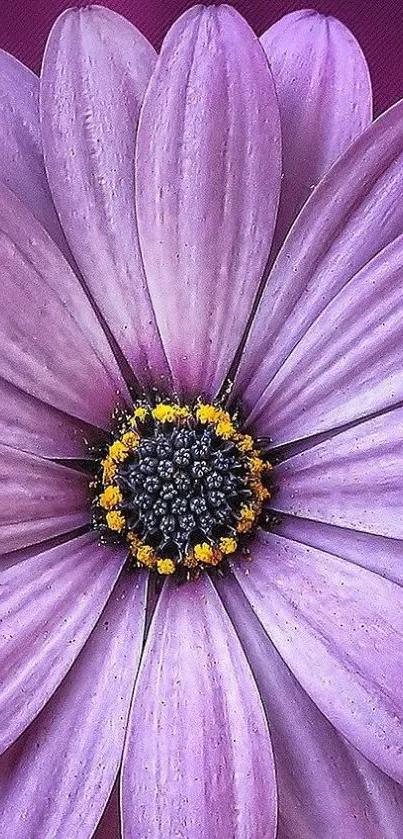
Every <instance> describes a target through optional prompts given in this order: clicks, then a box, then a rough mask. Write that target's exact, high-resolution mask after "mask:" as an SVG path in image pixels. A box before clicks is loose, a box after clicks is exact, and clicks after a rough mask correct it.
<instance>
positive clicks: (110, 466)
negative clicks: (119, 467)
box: [101, 457, 116, 484]
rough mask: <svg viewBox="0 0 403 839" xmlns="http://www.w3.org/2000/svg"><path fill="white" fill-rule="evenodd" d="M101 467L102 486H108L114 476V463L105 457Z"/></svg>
mask: <svg viewBox="0 0 403 839" xmlns="http://www.w3.org/2000/svg"><path fill="white" fill-rule="evenodd" d="M101 465H102V467H103V473H102V481H103V483H104V484H109V483H110V481H112V480H113V479H114V477H115V475H116V463H114V461H113V460H112V458H111V457H106V458H105V459H104V460H103V461H102V464H101Z"/></svg>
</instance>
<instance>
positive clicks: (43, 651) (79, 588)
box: [0, 533, 126, 751]
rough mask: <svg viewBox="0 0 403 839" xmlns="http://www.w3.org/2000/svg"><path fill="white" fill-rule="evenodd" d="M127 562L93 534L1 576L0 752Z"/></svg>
mask: <svg viewBox="0 0 403 839" xmlns="http://www.w3.org/2000/svg"><path fill="white" fill-rule="evenodd" d="M125 559H126V551H122V550H111V549H110V548H106V547H105V546H103V545H98V544H97V541H96V537H95V535H94V534H93V533H91V534H87V535H85V536H80V537H78V538H76V539H71V540H70V541H69V542H66V543H65V544H63V545H59V546H58V547H56V548H53V549H51V550H44V551H43V552H41V553H38V554H37V555H34V556H32V557H31V558H30V559H26V560H25V561H22V562H19V563H18V564H16V565H14V566H13V567H11V568H9V569H8V570H5V571H2V573H1V578H0V591H1V604H2V605H1V613H2V622H1V633H2V644H1V647H0V669H1V672H2V674H3V678H2V684H1V688H0V716H1V720H2V725H1V733H0V751H4V750H5V749H6V748H8V746H9V745H10V744H11V743H13V742H14V741H15V740H16V739H17V737H18V736H19V735H20V734H21V732H22V731H24V730H25V729H26V728H27V726H28V725H29V724H30V723H31V722H32V720H33V719H34V718H35V717H36V715H37V714H38V712H39V711H40V710H41V708H43V706H44V705H45V703H46V702H47V701H48V699H49V698H50V697H51V696H52V694H53V693H54V691H55V690H56V688H57V686H58V685H59V684H60V682H61V681H62V679H63V678H64V676H65V675H66V673H67V672H68V670H69V669H70V667H71V665H72V664H73V662H74V660H75V658H76V657H77V655H78V653H79V652H80V650H81V648H82V647H83V645H84V644H85V642H86V640H87V638H88V636H89V634H90V632H91V631H92V629H93V628H94V626H95V624H96V622H97V620H98V618H99V616H100V614H101V612H102V609H103V608H104V606H105V603H106V601H107V599H108V597H109V595H110V593H111V591H112V589H113V586H114V585H115V582H116V580H117V577H118V575H119V573H120V571H121V568H122V566H123V563H124V562H125Z"/></svg>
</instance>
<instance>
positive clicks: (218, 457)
mask: <svg viewBox="0 0 403 839" xmlns="http://www.w3.org/2000/svg"><path fill="white" fill-rule="evenodd" d="M270 469H271V466H270V464H269V463H268V462H267V461H266V460H265V459H264V457H263V456H262V454H261V451H260V448H259V445H258V444H257V443H256V442H255V441H254V440H253V438H252V437H251V436H250V435H248V434H243V433H241V431H240V430H239V427H238V423H237V420H236V418H235V417H233V416H231V415H230V414H229V413H228V412H227V411H225V410H223V409H222V408H221V407H219V406H216V405H211V404H208V403H205V402H202V401H200V400H199V401H197V402H196V403H195V404H194V405H193V406H182V405H180V404H179V403H177V402H174V401H170V402H167V401H165V402H159V403H157V404H156V405H155V406H154V407H153V406H151V405H150V404H148V403H146V402H138V403H135V405H134V406H133V411H132V412H131V413H124V414H120V415H119V418H118V423H117V427H116V430H115V432H114V434H113V435H112V439H111V442H110V444H109V446H108V448H107V450H106V451H105V452H104V456H103V457H102V459H101V460H100V463H99V468H98V472H97V475H96V478H95V480H94V482H93V488H94V502H93V524H94V527H96V528H97V529H99V530H100V531H101V539H102V541H107V540H109V541H113V542H115V543H118V544H123V543H127V545H128V549H129V554H130V558H131V562H132V563H133V564H134V565H136V566H141V565H143V566H144V565H145V566H148V567H150V568H155V569H156V570H157V571H158V572H159V573H160V574H172V573H174V572H176V571H178V572H182V573H183V572H184V573H185V575H186V576H188V577H191V576H195V575H196V574H197V573H198V572H199V571H200V570H201V569H203V568H207V567H209V566H210V567H211V566H214V565H218V564H219V563H220V562H222V560H223V558H224V557H225V556H227V555H228V554H232V553H234V552H235V551H236V550H237V548H238V546H240V543H242V541H243V540H244V536H245V534H250V532H251V531H252V530H253V528H254V527H255V526H256V524H257V522H258V519H259V516H260V514H261V512H262V508H263V505H264V502H265V501H266V500H268V499H269V498H270V492H269V490H268V488H267V478H268V473H269V471H270Z"/></svg>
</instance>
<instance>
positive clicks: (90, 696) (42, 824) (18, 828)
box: [0, 574, 146, 839]
mask: <svg viewBox="0 0 403 839" xmlns="http://www.w3.org/2000/svg"><path fill="white" fill-rule="evenodd" d="M145 581H146V577H145V576H138V577H137V579H135V578H134V575H133V574H131V575H130V577H127V576H126V575H124V576H123V577H122V578H121V580H120V581H119V582H118V583H117V586H116V588H115V591H114V592H113V593H112V595H111V597H110V598H109V602H108V604H107V606H106V608H105V610H104V612H103V614H102V616H101V617H100V619H99V621H98V623H97V625H96V627H95V629H94V630H93V632H92V634H91V636H90V638H89V640H88V641H87V643H86V645H85V647H84V649H83V650H82V652H81V653H80V655H79V657H78V658H77V660H76V662H75V664H74V665H73V667H72V668H71V670H70V672H69V673H68V675H67V676H66V678H65V679H64V681H63V682H62V684H61V685H60V687H59V689H58V690H57V692H56V693H55V695H54V696H53V698H52V699H51V700H50V702H48V704H47V705H46V707H45V708H44V710H43V711H42V713H41V714H40V715H39V716H38V717H37V718H36V720H35V721H34V722H33V723H32V725H31V726H30V728H29V729H28V730H27V731H26V733H25V734H23V735H22V737H21V740H20V741H19V742H18V743H17V744H16V748H15V759H14V766H13V767H12V768H11V771H10V768H9V767H8V771H4V772H3V773H2V775H3V777H2V783H1V792H0V828H1V830H0V832H1V835H3V836H7V835H9V836H12V837H13V839H27V837H28V836H30V837H36V836H38V837H39V836H40V837H41V839H55V837H56V836H57V839H71V837H73V836H77V837H79V839H90V837H92V836H93V833H94V830H95V827H96V825H97V824H98V822H99V819H100V817H101V815H102V812H103V810H104V808H105V806H106V803H107V801H108V798H109V795H110V793H111V790H112V787H113V784H114V781H115V778H116V775H117V772H118V768H119V763H120V759H121V754H122V749H123V739H124V734H125V729H126V723H127V716H128V713H129V706H130V699H131V695H132V689H133V684H134V680H135V676H136V672H137V667H138V661H139V657H140V651H141V645H142V641H143V632H144V613H145V590H146V582H145ZM1 768H2V767H1V764H0V769H1Z"/></svg>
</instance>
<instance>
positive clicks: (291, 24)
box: [261, 9, 372, 258]
mask: <svg viewBox="0 0 403 839" xmlns="http://www.w3.org/2000/svg"><path fill="white" fill-rule="evenodd" d="M261 42H262V44H263V47H264V49H265V52H266V54H267V58H268V60H269V64H270V68H271V71H272V73H273V78H274V82H275V85H276V93H277V97H278V101H279V107H280V117H281V138H282V147H283V174H284V177H283V180H282V183H281V199H280V206H279V213H278V220H277V225H276V232H275V236H274V242H273V248H272V253H271V257H272V258H273V256H274V255H275V253H277V251H278V250H279V248H280V247H281V245H282V243H283V241H284V239H285V236H286V234H287V233H288V230H289V229H290V227H291V224H292V223H293V221H294V219H295V217H296V216H297V214H298V212H299V211H300V209H301V207H302V205H303V204H304V202H305V201H306V200H307V198H309V196H310V194H311V192H312V189H314V187H315V186H316V185H317V184H318V183H319V181H320V180H321V178H322V177H323V175H325V174H326V172H327V171H328V169H330V167H331V165H332V164H333V163H334V161H335V160H336V159H337V158H338V157H339V155H340V154H341V153H342V152H344V151H345V150H346V148H347V147H348V146H349V145H350V143H351V142H352V140H354V139H355V138H356V137H357V136H358V135H359V134H361V132H362V131H363V130H364V128H366V127H367V125H368V124H369V123H370V122H371V118H372V91H371V80H370V76H369V70H368V65H367V62H366V60H365V57H364V55H363V53H362V50H361V48H360V46H359V44H358V43H357V41H356V40H355V38H354V36H353V35H352V34H351V32H350V31H349V30H348V29H347V28H346V27H345V26H343V24H342V23H340V21H338V20H336V19H335V18H333V17H327V16H325V15H322V14H319V13H318V12H315V11H312V10H311V9H309V10H306V9H304V10H302V11H298V12H291V14H288V15H284V17H282V18H280V20H278V21H277V22H276V23H275V24H274V25H273V26H271V27H270V29H268V30H267V32H265V33H264V34H263V35H262V37H261Z"/></svg>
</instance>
